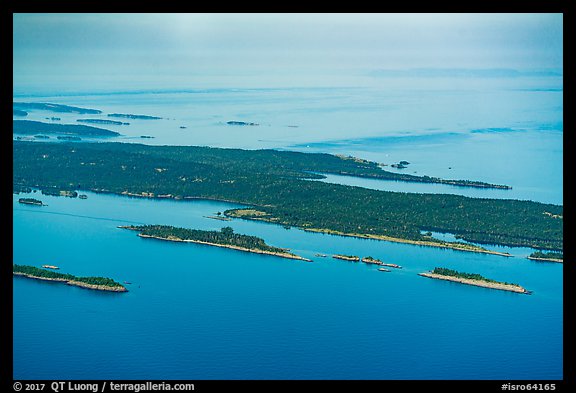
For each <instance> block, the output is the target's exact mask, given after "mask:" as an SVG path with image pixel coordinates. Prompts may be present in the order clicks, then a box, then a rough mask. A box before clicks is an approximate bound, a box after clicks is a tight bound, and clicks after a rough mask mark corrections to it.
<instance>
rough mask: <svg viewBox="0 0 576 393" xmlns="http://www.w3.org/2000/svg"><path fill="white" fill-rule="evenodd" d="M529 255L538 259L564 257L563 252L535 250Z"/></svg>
mask: <svg viewBox="0 0 576 393" xmlns="http://www.w3.org/2000/svg"><path fill="white" fill-rule="evenodd" d="M529 257H530V258H538V259H564V253H562V252H542V251H535V252H533V253H532V254H530V255H529Z"/></svg>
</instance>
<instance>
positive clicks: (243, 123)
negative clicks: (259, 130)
mask: <svg viewBox="0 0 576 393" xmlns="http://www.w3.org/2000/svg"><path fill="white" fill-rule="evenodd" d="M226 124H228V125H229V126H257V125H259V124H258V123H252V122H248V121H237V120H230V121H227V122H226Z"/></svg>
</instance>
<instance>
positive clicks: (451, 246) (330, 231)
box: [224, 212, 513, 258]
mask: <svg viewBox="0 0 576 393" xmlns="http://www.w3.org/2000/svg"><path fill="white" fill-rule="evenodd" d="M224 214H226V216H227V217H233V218H240V219H243V220H253V221H263V222H267V223H269V224H276V225H282V223H278V222H275V221H272V220H269V219H266V218H260V217H246V216H242V215H234V213H232V214H230V212H225V213H224ZM296 228H299V229H302V230H303V231H307V232H316V233H324V234H328V235H338V236H348V237H356V238H360V239H372V240H384V241H389V242H394V243H406V244H414V245H417V246H429V247H440V248H449V249H452V250H456V251H468V252H478V253H482V254H491V255H499V256H502V257H508V258H510V257H512V256H513V255H512V254H510V253H507V252H500V251H492V250H487V249H485V248H480V246H470V245H463V244H460V245H457V244H450V243H436V242H430V241H425V240H410V239H402V238H400V237H392V236H386V235H370V234H367V233H346V232H340V231H335V230H333V229H319V228H301V227H296Z"/></svg>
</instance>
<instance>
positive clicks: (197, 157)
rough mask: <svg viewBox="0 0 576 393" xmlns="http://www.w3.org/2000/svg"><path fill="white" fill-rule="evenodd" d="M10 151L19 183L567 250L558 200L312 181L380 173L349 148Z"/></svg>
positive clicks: (26, 145)
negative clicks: (225, 204)
mask: <svg viewBox="0 0 576 393" xmlns="http://www.w3.org/2000/svg"><path fill="white" fill-rule="evenodd" d="M13 152H14V154H13V157H14V158H13V163H14V168H13V170H14V172H13V173H14V176H13V182H14V188H15V189H16V188H18V187H41V188H46V187H48V188H50V187H52V188H55V189H58V190H92V191H96V192H110V193H117V194H122V193H123V194H137V195H145V196H148V197H150V196H156V197H158V196H161V197H172V198H176V199H186V198H208V199H217V200H225V201H231V202H237V203H242V204H245V205H249V206H252V208H251V209H249V210H244V211H243V212H242V217H243V218H247V219H260V220H266V221H270V222H274V223H277V224H281V225H285V226H294V227H299V228H304V229H313V228H316V229H327V230H331V231H338V232H342V233H347V234H360V235H361V234H367V235H382V236H390V237H397V238H402V239H409V240H427V241H434V240H433V239H432V240H431V239H430V238H427V237H425V236H423V235H422V234H421V231H428V230H429V231H437V232H449V233H453V234H455V235H456V236H457V237H459V238H461V239H463V240H466V241H470V242H476V243H490V244H500V245H509V246H525V247H534V248H538V249H543V250H555V251H560V250H562V249H563V247H562V242H563V225H562V224H563V220H562V218H561V216H562V212H563V208H562V206H558V205H552V204H543V203H538V202H531V201H518V200H502V199H478V198H468V197H463V196H459V195H440V194H415V193H400V192H387V191H377V190H370V189H364V188H360V187H351V186H344V185H338V184H330V183H324V182H316V181H309V179H318V178H322V176H321V175H318V174H316V173H317V172H330V173H342V172H346V173H348V174H352V173H358V174H360V173H372V172H377V171H380V172H384V171H382V170H381V169H380V168H379V167H378V164H376V163H373V162H369V161H365V160H359V159H350V158H348V157H346V158H342V157H338V156H334V155H329V154H307V153H297V152H287V151H275V150H239V149H217V148H208V147H184V146H145V145H137V144H122V143H98V144H93V143H81V144H65V143H59V144H55V143H42V142H20V141H14V143H13ZM227 213H228V214H230V213H233V211H232V212H227ZM438 243H442V242H441V241H438Z"/></svg>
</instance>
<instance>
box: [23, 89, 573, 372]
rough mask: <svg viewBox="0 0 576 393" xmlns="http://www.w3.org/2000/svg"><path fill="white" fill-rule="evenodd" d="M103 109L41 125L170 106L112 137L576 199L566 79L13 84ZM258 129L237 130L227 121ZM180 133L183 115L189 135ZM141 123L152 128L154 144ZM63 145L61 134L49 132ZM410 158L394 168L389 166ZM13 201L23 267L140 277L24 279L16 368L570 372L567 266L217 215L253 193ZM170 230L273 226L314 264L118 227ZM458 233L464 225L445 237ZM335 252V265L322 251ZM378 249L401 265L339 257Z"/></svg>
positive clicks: (40, 115)
mask: <svg viewBox="0 0 576 393" xmlns="http://www.w3.org/2000/svg"><path fill="white" fill-rule="evenodd" d="M14 100H15V101H23V102H53V103H60V104H68V105H74V106H82V107H87V108H95V109H100V110H102V111H103V113H102V114H101V115H90V116H84V115H83V116H79V115H77V114H70V113H62V114H54V113H51V112H46V111H31V112H30V114H29V116H28V117H27V119H30V120H39V121H52V120H46V117H53V116H56V117H60V118H61V120H60V121H59V122H61V123H74V124H78V123H77V122H76V120H78V119H79V118H87V117H90V118H99V119H106V118H107V114H108V113H131V114H144V115H153V116H159V117H162V119H160V120H138V119H136V120H133V119H129V120H128V119H127V120H126V121H127V122H130V123H131V124H130V125H121V126H120V125H119V126H113V125H112V126H108V125H107V126H103V128H109V129H112V130H114V131H118V132H120V133H121V134H122V136H121V137H119V138H115V139H110V140H109V141H112V140H116V141H120V142H125V143H145V144H154V145H206V146H213V147H233V148H247V149H262V148H272V149H281V150H299V151H305V152H322V153H333V154H343V155H353V156H356V157H360V158H364V159H369V160H373V161H376V162H379V163H382V164H385V165H387V166H385V167H384V168H385V169H387V170H393V171H398V172H404V173H409V174H417V175H428V176H435V177H442V178H445V179H468V180H478V181H485V182H489V183H496V184H506V185H510V186H512V190H488V189H471V188H462V187H451V186H446V185H437V184H416V183H401V182H385V181H378V180H371V179H358V178H349V177H342V176H336V175H328V177H327V179H325V180H324V181H328V182H335V183H341V184H348V185H355V186H361V187H367V188H374V189H379V190H392V191H399V192H433V193H446V194H452V193H454V194H460V195H465V196H471V197H481V198H505V199H528V200H534V201H538V202H543V203H553V204H560V205H561V204H563V166H562V164H563V120H562V116H563V115H562V113H563V101H562V100H563V89H562V78H517V79H501V78H495V79H486V78H478V79H474V78H467V79H466V78H465V79H450V78H433V79H423V78H420V79H414V80H411V79H410V80H409V79H401V80H391V79H389V80H386V81H385V82H381V83H380V84H379V85H377V86H372V87H349V88H345V87H339V88H328V87H317V88H264V89H250V88H218V89H194V88H191V89H181V90H155V91H130V92H121V91H118V92H101V93H98V94H96V93H93V92H79V93H76V94H70V95H62V94H58V93H56V92H54V94H45V95H41V96H40V95H37V94H28V93H26V94H21V93H19V94H15V95H14ZM230 120H237V121H246V122H255V123H258V124H259V125H258V126H230V125H228V124H226V122H227V121H230ZM182 127H185V128H182ZM142 135H148V136H153V137H154V138H149V139H148V138H146V139H143V138H141V136H142ZM50 140H51V141H56V140H55V139H54V138H52V139H50ZM400 160H407V161H409V162H410V164H409V165H408V168H405V169H402V170H395V169H392V168H391V167H390V165H391V164H394V163H397V162H399V161H400ZM86 194H87V195H88V199H86V200H80V199H70V198H57V197H50V196H43V195H39V194H38V193H32V194H31V195H30V196H31V197H36V198H39V199H42V200H43V201H44V203H46V204H47V205H48V206H44V207H37V206H28V205H22V204H19V203H18V198H20V197H24V196H25V195H22V194H20V195H14V197H13V234H14V236H13V257H14V258H13V262H14V263H19V264H31V265H36V266H39V265H42V264H55V265H57V266H60V268H61V271H63V272H69V273H72V274H75V275H101V276H107V277H111V278H113V279H115V280H117V281H120V282H124V281H128V282H131V283H132V284H127V287H128V288H129V292H128V293H124V294H114V293H100V292H96V291H90V290H85V289H81V288H75V287H70V286H66V285H58V284H53V283H44V282H37V281H35V280H26V279H22V278H14V279H13V295H14V299H13V301H14V315H13V317H14V318H13V327H14V336H13V343H14V353H13V362H14V378H15V379H165V380H166V379H377V380H380V379H383V380H389V379H400V380H404V379H424V380H427V379H506V380H510V379H530V380H534V379H561V378H562V366H563V364H562V358H563V353H562V351H563V349H562V337H563V331H562V330H563V318H562V308H563V290H562V289H563V288H562V281H563V273H562V264H557V263H543V262H536V261H531V260H528V259H526V258H525V257H526V255H527V254H529V252H531V250H530V249H526V248H522V249H520V248H505V247H492V246H490V247H489V248H494V249H497V250H498V251H505V252H510V253H511V254H512V255H513V257H511V258H505V257H501V256H496V255H486V254H476V253H469V252H461V251H454V250H448V249H437V248H432V247H423V246H414V245H408V244H401V243H392V242H383V241H376V240H367V239H357V238H351V237H342V236H332V235H323V234H318V233H310V232H304V231H301V230H298V229H295V228H292V229H285V228H283V227H281V226H275V225H271V224H266V223H261V222H250V221H242V220H237V219H235V220H233V221H229V222H223V221H217V220H213V219H209V218H206V217H205V216H210V215H214V214H215V213H217V212H222V211H223V210H225V209H229V208H233V207H238V205H233V204H227V203H220V202H214V201H173V200H158V199H154V200H152V199H142V198H131V197H120V196H114V195H105V194H95V193H90V192H86ZM127 224H167V225H176V226H183V227H188V228H199V229H206V230H218V229H220V228H221V227H223V226H231V227H233V228H234V230H235V231H236V232H238V233H246V234H251V235H256V236H259V237H262V238H264V239H265V240H266V242H267V243H269V244H271V245H274V246H278V247H289V248H291V249H292V251H293V252H295V253H296V254H299V255H302V256H304V257H307V258H311V259H313V260H314V262H313V263H305V262H298V261H292V260H287V259H280V258H275V257H271V256H264V255H255V254H249V253H242V252H237V251H233V250H227V249H222V248H217V247H208V246H202V245H194V244H175V243H168V242H161V241H154V240H146V239H141V238H139V237H137V236H136V234H135V233H134V232H131V231H126V230H122V229H118V228H117V226H118V225H127ZM435 236H444V237H448V238H449V237H450V234H435ZM318 253H320V254H327V255H328V257H327V258H321V257H317V256H316V254H318ZM332 254H355V255H359V256H368V255H370V256H373V257H375V258H379V259H382V260H384V261H385V262H390V263H396V264H399V265H401V266H403V268H402V269H391V270H392V271H391V272H379V271H377V269H376V268H375V267H373V266H370V265H367V264H363V263H350V262H345V261H340V260H335V259H332V258H330V255H332ZM436 266H443V267H448V268H451V269H455V270H459V271H465V272H474V273H480V274H482V275H484V276H486V277H489V278H492V279H495V280H501V281H508V282H517V283H519V284H520V285H522V286H524V287H526V288H527V289H529V290H532V291H533V294H532V295H530V296H527V295H519V294H515V293H508V292H503V291H496V290H489V289H485V288H477V287H471V286H464V285H458V284H456V283H449V282H442V281H438V280H430V279H427V278H424V277H420V276H418V275H417V273H420V272H423V271H427V270H431V269H433V268H434V267H436Z"/></svg>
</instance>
